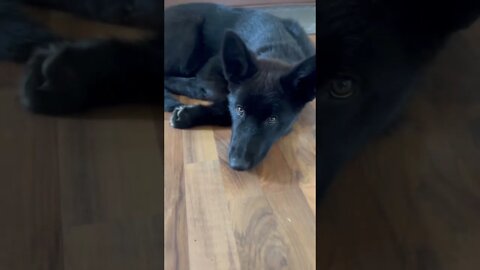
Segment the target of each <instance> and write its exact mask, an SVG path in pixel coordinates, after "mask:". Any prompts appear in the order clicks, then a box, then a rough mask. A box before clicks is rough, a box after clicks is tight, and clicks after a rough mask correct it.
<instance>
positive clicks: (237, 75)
mask: <svg viewBox="0 0 480 270" xmlns="http://www.w3.org/2000/svg"><path fill="white" fill-rule="evenodd" d="M222 65H223V73H224V75H225V78H226V79H227V80H228V81H229V82H231V83H241V82H242V81H244V80H246V79H248V78H250V77H252V76H253V75H254V74H255V73H256V72H257V65H256V59H255V57H254V56H253V54H252V53H251V52H250V51H249V50H248V48H247V46H246V45H245V43H243V41H242V40H241V39H240V37H239V36H238V35H237V34H235V33H234V32H233V31H227V32H226V33H225V36H224V39H223V47H222Z"/></svg>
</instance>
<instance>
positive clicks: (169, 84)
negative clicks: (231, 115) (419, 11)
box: [164, 77, 225, 101]
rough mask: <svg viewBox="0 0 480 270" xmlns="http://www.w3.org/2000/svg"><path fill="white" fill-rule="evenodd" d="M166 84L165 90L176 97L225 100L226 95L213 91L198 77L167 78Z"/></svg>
mask: <svg viewBox="0 0 480 270" xmlns="http://www.w3.org/2000/svg"><path fill="white" fill-rule="evenodd" d="M164 83H165V88H166V89H167V90H168V91H169V92H171V93H173V94H176V95H182V96H186V97H189V98H193V99H201V100H209V101H215V100H220V99H223V98H225V95H224V94H219V93H221V92H222V91H218V90H216V89H211V88H210V86H209V85H208V83H205V82H204V81H202V80H201V79H198V78H197V77H188V78H185V77H166V78H165V80H164Z"/></svg>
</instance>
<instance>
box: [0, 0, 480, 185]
mask: <svg viewBox="0 0 480 270" xmlns="http://www.w3.org/2000/svg"><path fill="white" fill-rule="evenodd" d="M26 1H27V0H26ZM28 2H31V3H38V2H42V3H45V4H46V5H47V6H49V7H56V8H60V9H64V10H68V11H71V12H74V13H78V14H82V15H85V16H88V17H90V18H99V19H101V20H104V21H108V22H114V23H127V24H138V25H142V26H144V25H147V26H149V27H150V28H152V29H163V25H162V26H160V27H159V25H161V24H162V23H163V20H161V21H160V22H159V21H158V16H156V15H155V14H156V13H155V12H152V11H154V10H158V8H159V7H158V6H155V3H157V1H151V0H142V1H133V3H134V4H133V5H132V4H131V3H130V1H128V0H118V1H116V0H115V3H113V2H112V0H86V1H78V2H77V1H62V0H50V1H48V0H28ZM110 2H112V3H111V4H112V5H111V6H109V5H107V3H110ZM0 3H2V2H0ZM74 3H75V4H74ZM160 4H161V3H159V5H160ZM96 7H102V8H103V10H102V9H100V8H96ZM145 7H149V8H145ZM317 8H318V9H317V18H318V20H317V25H318V29H317V50H316V57H317V61H318V63H320V70H318V72H317V74H318V76H317V77H316V79H317V87H316V88H317V91H316V99H317V101H316V102H317V122H318V129H317V147H318V151H317V169H318V170H319V173H318V174H317V176H318V180H319V181H317V188H318V190H319V192H320V193H321V192H323V191H324V190H325V189H326V188H327V187H328V185H329V183H330V182H331V180H332V179H333V177H334V175H335V174H336V172H337V171H338V169H339V168H340V167H341V165H342V164H343V163H344V162H345V161H346V160H347V159H349V158H351V157H352V155H353V154H354V153H355V152H356V151H357V150H358V149H360V148H361V147H362V146H363V145H365V144H366V143H367V142H368V141H369V140H370V139H371V138H373V137H375V136H378V135H380V134H382V132H383V131H384V130H385V129H386V128H388V126H389V125H390V124H391V123H392V121H394V120H395V118H396V117H397V116H398V114H399V112H400V111H401V109H402V107H403V105H404V104H405V102H406V100H407V99H408V97H409V95H410V92H411V91H410V89H411V88H410V87H409V86H410V84H411V83H412V82H413V81H414V79H415V77H416V76H417V75H418V74H419V71H420V70H421V69H422V68H423V67H424V66H425V65H426V63H428V62H429V60H430V59H431V58H432V57H433V56H434V55H435V53H436V52H437V51H438V50H439V49H440V48H441V47H442V44H443V43H444V41H445V40H446V39H447V38H448V37H449V35H450V34H452V33H453V32H455V31H458V30H460V29H463V28H465V27H468V26H469V25H470V24H472V23H473V22H474V21H475V20H476V19H477V17H478V15H479V9H480V1H477V0H456V1H431V0H420V1H413V0H389V1H387V0H385V1H383V0H378V1H374V0H324V1H318V3H317ZM12 10H14V7H12V5H8V4H5V1H3V4H2V5H0V60H1V59H14V60H19V61H22V60H24V59H27V58H29V57H30V56H31V55H32V52H33V50H34V48H38V47H42V46H43V44H46V43H48V42H51V41H56V39H57V38H56V37H54V36H53V35H51V34H48V33H46V32H45V30H43V29H41V28H40V27H38V26H37V25H34V24H32V23H29V22H28V21H27V20H26V19H25V18H23V17H22V15H21V14H20V13H18V12H13V11H12ZM136 14H142V16H141V18H142V19H141V20H140V22H138V23H135V22H136V21H137V20H139V18H138V16H137V15H136ZM2 15H3V16H2ZM167 15H168V12H167ZM234 17H235V16H234ZM183 19H185V18H183ZM237 19H238V17H237ZM190 20H192V21H191V22H190V23H188V24H185V25H188V26H189V28H188V29H184V30H182V31H179V34H180V35H179V36H178V37H182V38H186V37H187V33H189V34H190V35H188V36H189V37H190V38H192V39H193V40H195V39H196V40H198V38H199V35H198V33H199V32H198V28H200V27H203V22H202V18H201V16H200V18H198V17H196V16H191V17H190ZM282 24H284V25H282V26H279V28H280V29H283V30H281V31H286V32H289V34H288V35H292V36H295V33H296V31H295V30H292V29H293V28H291V27H289V26H288V23H283V22H282ZM218 25H220V23H219V24H218ZM223 25H226V26H229V27H230V28H232V27H231V26H230V25H231V22H229V21H228V20H227V21H223V22H222V24H221V26H223ZM177 26H178V25H177ZM214 26H217V25H214ZM196 27H198V28H196ZM257 28H258V29H262V28H263V26H262V25H256V27H254V28H252V29H251V30H252V33H256V32H255V31H256V30H257ZM12 29H15V31H12ZM167 31H168V29H167ZM248 31H249V30H248ZM174 34H175V33H173V34H172V36H170V37H168V33H167V36H166V38H167V41H168V39H169V38H173V39H175V38H178V37H176V36H175V35H174ZM263 34H265V33H262V35H263ZM238 36H240V38H239V37H238ZM220 37H221V36H220V34H219V35H218V36H214V38H215V39H216V42H212V43H209V41H208V40H201V43H202V44H217V47H215V48H210V50H207V52H208V53H206V54H204V56H205V58H210V57H211V58H212V61H209V62H207V64H204V63H205V62H206V61H207V60H206V59H201V57H202V55H200V54H199V53H198V51H201V50H202V48H201V47H199V46H190V47H189V48H190V50H191V51H190V52H191V53H190V54H188V55H192V56H195V57H200V60H198V59H195V57H193V58H191V61H194V62H188V60H189V59H187V58H185V57H184V56H185V54H183V55H176V54H175V52H176V50H175V49H179V50H180V49H182V48H181V47H180V45H188V44H192V43H189V41H188V40H186V41H185V40H184V41H182V43H179V42H176V43H173V42H172V43H169V42H167V43H166V44H164V43H163V40H162V39H161V38H160V37H159V38H154V39H151V40H147V41H145V42H143V43H137V44H129V43H122V42H119V41H97V42H86V43H83V44H73V45H61V46H56V47H53V48H50V49H48V47H47V48H46V49H44V50H43V51H38V52H37V53H36V54H34V55H33V56H32V57H30V68H29V72H28V73H29V74H27V80H26V87H25V90H24V91H25V95H24V96H25V97H26V98H25V100H26V102H25V103H26V105H27V106H29V108H31V109H32V110H33V111H38V112H50V113H64V112H68V111H75V110H77V111H78V110H83V109H85V108H88V107H93V106H100V105H102V104H105V103H109V104H110V103H120V102H127V101H132V100H137V101H142V100H151V99H152V98H153V99H154V98H157V99H159V95H158V92H159V91H158V89H157V88H156V87H152V85H153V86H155V85H161V84H162V81H160V78H163V74H162V72H161V71H159V68H158V63H159V61H161V60H162V59H163V54H162V55H159V54H158V48H159V47H162V46H164V45H165V49H166V50H167V51H168V49H169V48H168V46H179V47H176V48H174V49H173V50H171V51H170V52H172V55H168V57H170V59H171V61H173V62H172V63H173V65H172V63H170V64H169V63H168V61H165V62H164V64H165V66H164V68H165V69H166V70H167V71H168V68H169V66H170V67H172V66H174V63H175V61H180V60H181V61H183V62H181V63H182V65H178V67H186V68H187V70H174V69H172V70H170V71H169V72H170V73H169V74H167V75H168V76H169V77H170V78H168V79H167V80H166V81H165V84H166V85H167V86H169V85H170V87H169V89H170V90H171V91H180V90H182V89H187V88H182V89H178V87H175V85H176V84H177V83H178V80H177V79H178V78H174V77H175V76H179V75H182V77H185V75H184V74H188V75H191V76H192V77H193V75H194V74H195V75H196V76H195V77H202V78H205V76H203V74H209V73H210V72H206V73H202V71H203V70H209V68H208V67H209V66H211V67H216V68H217V69H218V70H217V72H211V74H217V75H218V74H221V75H222V73H223V75H224V78H225V79H227V80H226V81H228V83H227V84H228V85H230V88H231V89H230V90H232V91H231V92H232V94H228V93H227V95H230V96H234V95H233V93H238V94H240V93H243V92H244V91H246V90H247V88H246V87H247V86H248V85H249V84H246V83H245V82H244V83H243V84H242V86H244V87H245V89H239V88H238V87H235V86H236V84H235V83H232V82H234V81H235V80H237V79H239V78H238V77H236V76H238V74H240V75H241V76H240V78H241V77H243V76H244V75H248V74H249V72H251V70H250V69H249V67H252V66H253V67H255V68H254V69H253V70H257V72H258V71H259V70H260V71H262V70H266V69H267V68H268V69H271V70H273V66H278V67H281V66H282V64H278V63H275V65H268V66H261V65H260V62H263V60H262V61H260V60H258V59H257V60H255V58H256V57H254V56H255V55H252V51H254V50H255V49H258V48H253V47H252V48H249V46H251V43H255V42H254V41H255V40H251V41H249V40H248V38H249V37H247V39H246V40H244V39H245V37H243V36H242V32H241V31H240V33H238V30H237V34H236V35H235V34H234V33H230V34H228V35H226V36H225V40H224V41H223V45H226V44H233V45H232V46H228V48H234V50H233V52H232V51H229V50H223V51H224V52H225V53H221V54H220V56H221V57H220V59H219V57H213V56H214V55H215V54H216V53H215V52H219V51H222V50H221V48H222V47H221V46H222V41H221V40H220ZM295 40H296V41H297V42H298V45H297V46H296V48H297V49H296V50H298V49H299V48H300V49H301V50H300V51H301V52H303V54H304V56H297V57H298V58H292V59H289V58H283V57H285V56H282V57H280V58H281V59H284V61H285V60H286V61H287V62H289V63H290V64H291V63H293V62H296V61H300V60H301V59H302V58H305V57H307V56H308V55H309V53H308V51H309V49H308V48H303V47H302V45H301V44H304V43H303V42H302V41H301V40H302V39H301V38H295ZM190 42H191V41H190ZM245 43H246V46H245V45H244V44H245ZM174 44H176V45H174ZM267 46H268V45H267ZM245 47H247V48H249V49H250V50H246V49H245ZM224 48H227V46H224ZM265 50H269V48H268V47H267V48H265ZM247 52H248V53H247ZM260 52H261V51H260ZM289 53H293V54H292V55H291V56H290V57H294V56H293V55H297V53H296V52H289ZM182 56H183V58H182ZM224 56H226V57H224ZM232 56H235V57H232ZM168 57H167V59H168ZM222 57H223V58H222ZM47 59H49V60H48V61H47ZM52 59H54V60H55V59H56V60H55V61H53V60H52ZM222 59H227V61H228V59H230V60H231V59H239V60H240V62H239V63H236V64H235V65H233V66H237V67H240V69H236V70H226V69H225V70H224V69H223V68H219V67H223V66H226V65H225V64H228V63H227V61H223V60H222ZM197 60H198V61H197ZM215 61H219V62H220V64H219V63H218V62H217V63H215ZM222 61H223V62H222ZM211 62H213V63H211ZM112 63H114V64H113V65H112ZM179 63H180V62H179ZM306 63H308V61H306ZM196 64H199V65H198V66H196ZM230 66H231V67H232V65H230ZM302 66H304V65H300V67H302ZM306 66H308V64H306ZM55 67H57V68H55ZM58 67H62V68H58ZM90 69H95V70H97V69H98V70H99V71H101V72H91V70H90ZM289 69H291V68H289V67H286V66H284V67H281V68H280V69H279V70H275V72H273V73H272V74H271V75H270V76H271V77H269V78H274V79H278V76H281V75H282V74H286V73H287V72H288V70H289ZM307 70H308V69H307ZM224 71H226V72H224ZM239 71H240V72H239ZM243 71H245V72H246V73H244V72H243ZM56 72H58V73H62V72H64V76H55V73H56ZM290 72H291V71H290ZM292 74H295V72H293V73H292ZM231 75H234V76H231ZM69 76H70V77H69ZM227 76H230V77H227ZM287 77H288V76H287ZM132 79H133V80H135V81H136V82H135V83H132V82H131V81H132ZM72 81H73V82H75V83H72ZM204 81H205V82H211V81H212V80H208V79H204ZM213 81H215V82H221V80H215V79H213ZM282 81H283V80H277V81H275V80H274V81H273V83H266V82H265V81H263V83H264V84H265V85H266V86H269V87H268V89H267V90H270V89H273V88H275V85H277V87H278V85H280V87H281V88H280V87H278V88H276V89H283V88H284V86H283V85H282V83H283V82H282ZM287 81H288V80H287ZM308 81H309V80H308V78H307V80H306V81H304V82H308ZM138 83H143V87H136V85H137V84H138ZM182 83H185V82H182ZM252 83H254V82H253V81H252ZM186 84H187V85H188V82H186ZM99 85H100V86H99ZM199 85H200V84H199ZM199 85H196V86H197V87H198V86H199ZM254 85H257V86H258V85H259V84H258V83H256V84H254ZM302 85H303V84H302ZM297 86H298V84H297ZM307 86H308V83H307ZM270 87H273V88H270ZM188 89H190V88H188ZM194 89H195V88H194ZM212 89H217V87H216V86H215V85H213V86H212V85H211V84H208V83H206V85H200V87H198V88H197V90H198V91H189V93H188V95H191V96H194V95H196V97H198V98H208V99H214V100H217V102H215V104H216V106H212V107H209V108H208V109H205V108H203V107H193V108H185V107H179V108H178V109H177V110H176V112H175V114H174V117H175V118H174V119H172V120H173V121H172V122H173V124H174V125H177V126H178V127H188V126H191V125H197V124H206V123H205V122H203V123H202V121H207V120H208V121H212V119H215V120H214V121H219V122H218V123H217V124H228V121H229V118H228V117H227V116H228V115H227V116H226V115H225V107H226V106H227V105H226V101H225V100H223V104H222V102H220V101H222V97H224V96H225V93H223V94H222V92H221V91H220V92H217V91H209V90H212ZM224 89H227V88H224ZM302 89H310V88H309V87H306V88H303V87H302ZM37 90H42V91H37ZM205 90H208V91H205ZM255 91H256V90H254V91H253V92H255ZM267 92H268V91H267ZM52 93H56V94H54V95H55V97H49V95H52ZM59 93H62V95H59ZM167 93H168V92H167ZM304 93H305V92H304ZM307 93H308V92H307ZM186 94H187V93H186ZM249 94H250V93H249ZM130 96H133V97H135V98H130ZM60 97H61V98H60ZM166 98H167V100H166V101H165V102H166V105H167V106H165V108H166V109H168V110H173V109H174V108H175V107H176V106H179V105H180V106H181V104H179V103H178V102H177V101H175V100H174V99H171V98H172V97H171V96H170V95H166ZM242 98H243V97H242V96H240V95H238V96H237V95H235V99H236V100H237V101H242ZM303 98H304V99H303ZM309 98H311V97H309V95H308V94H306V95H303V96H302V98H300V99H299V104H301V103H302V102H305V101H306V100H308V99H309ZM67 100H68V102H66V101H67ZM258 100H259V101H260V100H265V99H258ZM266 100H268V99H266ZM255 101H257V100H255ZM269 102H270V101H269ZM64 104H68V106H64ZM269 104H271V103H269ZM232 105H234V104H233V103H232ZM240 105H241V104H240ZM263 106H264V104H263V102H262V104H259V106H258V107H255V110H259V108H260V109H261V108H263ZM217 107H218V108H219V109H218V110H217V109H216V108H217ZM267 107H268V106H267ZM230 109H231V110H232V112H231V113H232V116H233V121H234V122H235V121H238V120H239V119H235V118H239V117H242V116H248V115H249V110H248V108H246V107H238V108H237V107H233V108H230ZM196 110H199V111H201V112H200V113H199V115H203V116H200V117H199V116H198V115H197V112H196ZM271 113H272V112H268V111H267V112H263V113H262V115H263V117H262V118H265V119H269V118H268V117H269V116H270V115H271ZM220 115H221V116H222V117H224V118H222V117H220ZM205 116H215V117H211V118H208V117H205ZM178 117H180V119H178ZM200 119H202V120H201V121H200ZM244 119H245V120H246V119H247V118H244ZM280 119H282V116H280V115H277V116H276V117H275V118H272V119H270V120H274V121H273V122H276V121H277V120H279V121H280ZM268 122H270V121H269V120H267V122H266V125H265V126H268V124H267V123H268ZM207 123H208V122H207ZM247 123H248V122H247V121H244V122H243V124H247ZM276 134H280V132H279V133H276ZM232 150H233V149H232ZM232 152H233V151H232ZM241 154H243V153H239V155H241ZM246 165H250V164H246ZM244 166H245V164H244Z"/></svg>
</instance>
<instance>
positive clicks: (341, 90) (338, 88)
mask: <svg viewBox="0 0 480 270" xmlns="http://www.w3.org/2000/svg"><path fill="white" fill-rule="evenodd" d="M354 92H355V87H354V82H353V80H352V79H350V78H342V79H336V80H333V82H332V88H331V91H330V94H331V95H332V97H334V98H342V99H343V98H349V97H351V96H352V95H353V94H354Z"/></svg>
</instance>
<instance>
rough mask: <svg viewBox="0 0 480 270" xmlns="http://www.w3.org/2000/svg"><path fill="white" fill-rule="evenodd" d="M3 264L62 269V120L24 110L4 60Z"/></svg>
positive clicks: (0, 115) (14, 70) (18, 269)
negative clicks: (59, 135) (59, 145)
mask: <svg viewBox="0 0 480 270" xmlns="http://www.w3.org/2000/svg"><path fill="white" fill-rule="evenodd" d="M0 74H2V75H0V216H1V217H0V219H1V221H0V239H1V240H0V250H1V252H0V269H9V270H24V269H39V270H42V269H45V270H47V269H63V248H62V246H63V243H62V228H61V211H60V188H59V184H60V183H59V178H58V156H57V137H56V128H57V123H56V120H55V119H53V118H48V117H41V116H34V115H31V114H29V113H27V112H25V111H23V110H22V108H21V107H20V105H19V102H18V98H17V93H16V90H17V89H18V88H17V87H18V82H19V80H20V74H21V69H20V68H19V66H17V65H11V64H3V63H2V64H0Z"/></svg>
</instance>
